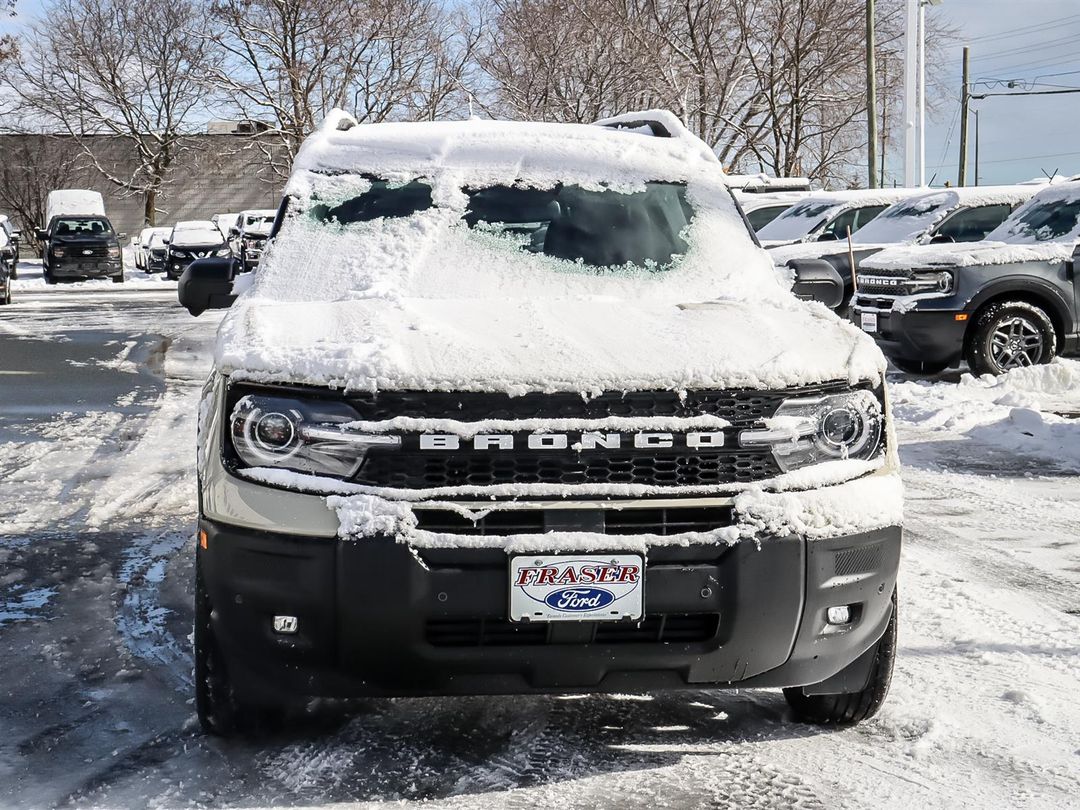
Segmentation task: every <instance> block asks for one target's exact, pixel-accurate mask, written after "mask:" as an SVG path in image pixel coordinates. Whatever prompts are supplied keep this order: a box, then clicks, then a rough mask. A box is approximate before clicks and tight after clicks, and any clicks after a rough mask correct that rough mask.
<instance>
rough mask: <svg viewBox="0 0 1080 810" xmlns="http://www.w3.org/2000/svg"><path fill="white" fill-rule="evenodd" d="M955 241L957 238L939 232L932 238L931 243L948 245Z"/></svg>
mask: <svg viewBox="0 0 1080 810" xmlns="http://www.w3.org/2000/svg"><path fill="white" fill-rule="evenodd" d="M955 241H956V240H955V239H953V238H952V237H951V236H949V235H948V234H944V233H939V234H938V235H937V236H935V237H934V238H933V239H931V240H930V244H931V245H948V244H952V243H953V242H955Z"/></svg>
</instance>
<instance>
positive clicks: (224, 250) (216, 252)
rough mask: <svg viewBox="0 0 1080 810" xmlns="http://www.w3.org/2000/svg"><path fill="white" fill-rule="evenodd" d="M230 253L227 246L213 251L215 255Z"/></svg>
mask: <svg viewBox="0 0 1080 810" xmlns="http://www.w3.org/2000/svg"><path fill="white" fill-rule="evenodd" d="M231 253H232V251H231V250H229V249H228V248H222V249H221V250H217V251H214V255H215V256H228V255H230V254H231Z"/></svg>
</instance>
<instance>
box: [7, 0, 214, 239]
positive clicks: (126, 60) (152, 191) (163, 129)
mask: <svg viewBox="0 0 1080 810" xmlns="http://www.w3.org/2000/svg"><path fill="white" fill-rule="evenodd" d="M205 23H206V17H205V13H204V9H203V7H202V6H201V5H200V4H199V3H198V2H196V0H169V2H166V3H149V4H147V3H143V2H140V0H51V2H48V3H46V5H45V6H44V7H43V9H42V14H41V17H40V20H39V21H38V22H36V23H34V24H32V25H31V26H30V28H29V31H28V32H27V34H26V35H25V37H24V38H23V41H22V43H21V54H20V58H19V59H16V60H8V62H7V64H6V66H5V68H4V76H5V78H6V79H7V83H8V85H9V86H10V87H12V88H13V89H14V92H15V93H16V94H17V96H18V100H19V106H20V108H21V111H22V113H23V115H24V117H26V118H29V119H31V120H34V121H35V122H36V125H37V128H38V129H52V130H58V131H60V132H63V133H66V134H68V135H70V136H71V137H72V138H73V140H74V142H75V143H76V144H78V145H79V148H80V149H81V150H82V152H83V153H84V155H85V156H86V158H87V160H88V161H89V162H90V163H91V164H92V165H93V166H94V167H95V168H96V169H97V170H98V171H99V172H100V174H101V175H102V176H103V177H104V178H105V179H106V180H107V181H108V182H110V183H112V184H114V185H115V186H117V187H118V188H120V189H121V190H122V191H123V192H127V193H131V194H142V195H144V210H145V219H146V222H148V223H150V224H153V223H154V220H155V208H156V201H157V195H158V192H159V191H160V190H161V188H162V185H163V184H164V182H165V177H166V173H167V171H168V169H169V167H170V166H171V165H172V164H173V163H174V162H175V161H176V160H177V158H178V157H179V155H180V153H181V152H182V150H183V149H185V148H186V147H185V146H184V142H183V136H184V134H185V132H186V128H187V126H188V125H189V123H190V122H192V121H193V119H195V118H197V117H198V116H199V115H200V114H201V113H202V111H203V109H204V89H203V85H202V84H201V81H200V77H201V76H202V74H203V71H204V70H206V69H207V68H208V67H211V66H212V63H213V59H214V54H213V52H212V50H211V49H210V48H209V47H208V46H207V44H206V42H205V40H203V39H201V38H200V37H197V36H195V32H197V31H202V30H205ZM90 135H111V136H114V137H116V138H119V139H122V140H123V141H124V142H125V143H126V144H127V145H128V146H129V147H130V152H131V155H132V157H133V160H132V162H131V163H130V164H128V171H126V172H125V173H120V172H118V171H117V169H116V167H115V166H114V165H105V163H104V162H103V161H101V160H100V159H99V157H98V156H97V154H96V153H95V152H94V150H93V149H92V148H91V146H90V140H91V139H90V138H88V137H87V136H90Z"/></svg>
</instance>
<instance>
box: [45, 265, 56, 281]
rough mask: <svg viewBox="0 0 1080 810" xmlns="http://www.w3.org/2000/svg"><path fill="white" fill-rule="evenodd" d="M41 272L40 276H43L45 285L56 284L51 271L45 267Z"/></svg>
mask: <svg viewBox="0 0 1080 810" xmlns="http://www.w3.org/2000/svg"><path fill="white" fill-rule="evenodd" d="M41 272H42V275H44V276H45V283H46V284H55V283H56V276H54V275H53V274H52V270H50V269H49V268H48V267H46V268H45V269H44V270H42V271H41Z"/></svg>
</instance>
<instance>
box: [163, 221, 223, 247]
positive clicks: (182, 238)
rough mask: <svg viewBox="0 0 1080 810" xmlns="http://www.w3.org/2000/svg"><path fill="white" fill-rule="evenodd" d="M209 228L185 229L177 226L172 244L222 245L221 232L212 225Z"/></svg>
mask: <svg viewBox="0 0 1080 810" xmlns="http://www.w3.org/2000/svg"><path fill="white" fill-rule="evenodd" d="M206 224H207V225H209V227H208V228H184V229H181V228H180V227H179V226H177V228H176V230H175V231H174V232H173V236H172V241H171V244H172V245H174V246H179V245H220V244H221V231H219V230H218V229H217V228H215V227H214V226H213V225H212V224H210V223H206Z"/></svg>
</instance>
